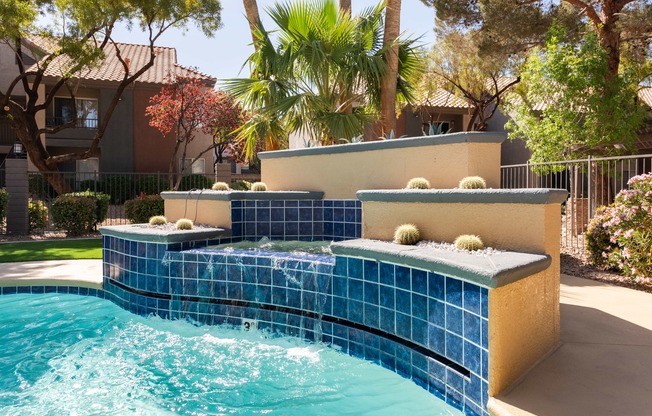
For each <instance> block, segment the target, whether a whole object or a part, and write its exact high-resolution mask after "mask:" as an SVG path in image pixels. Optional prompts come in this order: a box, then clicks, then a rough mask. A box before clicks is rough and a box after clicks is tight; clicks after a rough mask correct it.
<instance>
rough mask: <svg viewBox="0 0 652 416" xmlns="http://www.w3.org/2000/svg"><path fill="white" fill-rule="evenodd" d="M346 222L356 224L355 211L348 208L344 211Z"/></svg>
mask: <svg viewBox="0 0 652 416" xmlns="http://www.w3.org/2000/svg"><path fill="white" fill-rule="evenodd" d="M344 221H345V222H351V223H352V222H355V209H354V208H346V209H344Z"/></svg>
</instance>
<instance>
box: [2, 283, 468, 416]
mask: <svg viewBox="0 0 652 416" xmlns="http://www.w3.org/2000/svg"><path fill="white" fill-rule="evenodd" d="M0 345H1V346H2V348H0V414H2V415H45V414H47V415H89V414H94V415H124V414H133V415H168V414H169V415H173V414H174V415H176V414H181V415H262V414H272V415H274V414H277V415H284V416H285V415H302V416H305V415H408V414H409V415H411V416H414V415H459V414H460V412H458V411H457V410H455V409H453V408H451V407H449V406H448V405H446V404H445V403H444V402H442V401H440V400H439V399H437V398H436V397H435V396H433V395H431V394H429V393H428V392H427V391H426V390H424V389H422V388H420V387H418V386H417V385H415V384H414V383H412V382H411V381H409V380H406V379H404V378H402V377H400V376H399V375H398V374H395V373H393V372H391V371H389V370H386V369H383V368H382V367H380V366H378V365H375V364H372V363H370V362H367V361H363V360H359V359H355V358H352V357H350V356H348V355H346V354H343V353H340V352H337V351H335V350H333V349H331V348H327V347H325V346H323V345H319V344H309V343H305V342H303V341H301V340H299V339H295V338H289V337H268V336H266V335H265V334H263V333H261V332H255V331H252V332H244V331H240V330H239V329H233V328H229V327H220V326H195V325H192V324H191V323H188V322H185V321H168V320H163V319H160V318H157V317H148V318H144V317H140V316H136V315H133V314H131V313H129V312H127V311H124V310H122V309H120V308H119V307H118V306H116V305H114V304H113V303H111V302H109V301H106V300H102V299H97V298H92V297H83V296H75V295H60V294H45V295H22V294H19V295H4V296H0Z"/></svg>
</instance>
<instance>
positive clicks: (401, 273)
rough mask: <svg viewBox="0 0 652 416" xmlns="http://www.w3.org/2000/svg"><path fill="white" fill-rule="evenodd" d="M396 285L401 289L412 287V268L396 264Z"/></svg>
mask: <svg viewBox="0 0 652 416" xmlns="http://www.w3.org/2000/svg"><path fill="white" fill-rule="evenodd" d="M396 287H399V288H401V289H405V290H410V289H411V277H410V268H409V267H404V266H398V265H397V266H396Z"/></svg>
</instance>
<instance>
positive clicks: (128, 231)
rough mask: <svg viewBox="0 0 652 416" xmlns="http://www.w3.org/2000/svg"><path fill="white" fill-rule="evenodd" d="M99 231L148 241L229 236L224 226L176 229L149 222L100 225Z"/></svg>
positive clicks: (165, 241)
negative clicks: (153, 224)
mask: <svg viewBox="0 0 652 416" xmlns="http://www.w3.org/2000/svg"><path fill="white" fill-rule="evenodd" d="M100 233H101V234H102V235H107V236H111V237H118V238H124V239H125V240H130V241H141V242H148V243H183V242H186V241H195V240H210V239H213V238H219V237H230V236H231V230H228V229H224V228H215V227H195V228H193V229H192V230H177V229H170V228H168V227H158V226H151V225H149V224H131V225H112V226H107V227H100Z"/></svg>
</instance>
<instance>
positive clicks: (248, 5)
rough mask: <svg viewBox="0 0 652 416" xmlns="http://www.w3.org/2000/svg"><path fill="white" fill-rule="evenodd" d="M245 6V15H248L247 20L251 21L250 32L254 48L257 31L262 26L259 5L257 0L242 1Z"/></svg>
mask: <svg viewBox="0 0 652 416" xmlns="http://www.w3.org/2000/svg"><path fill="white" fill-rule="evenodd" d="M242 3H243V4H244V8H245V13H246V15H247V20H248V21H249V30H250V31H251V40H252V41H253V44H254V48H255V49H257V46H256V40H257V37H256V31H257V30H258V27H259V26H260V24H261V23H260V14H258V3H257V2H256V0H242Z"/></svg>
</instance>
